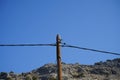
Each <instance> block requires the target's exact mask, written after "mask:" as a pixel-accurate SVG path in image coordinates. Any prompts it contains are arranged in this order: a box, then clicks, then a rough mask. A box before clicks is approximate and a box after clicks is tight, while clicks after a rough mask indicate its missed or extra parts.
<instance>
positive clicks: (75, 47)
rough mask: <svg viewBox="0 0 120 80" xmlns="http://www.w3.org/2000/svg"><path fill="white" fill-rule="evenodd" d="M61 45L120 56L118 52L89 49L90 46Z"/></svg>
mask: <svg viewBox="0 0 120 80" xmlns="http://www.w3.org/2000/svg"><path fill="white" fill-rule="evenodd" d="M61 47H70V48H77V49H82V50H87V51H94V52H100V53H106V54H113V55H119V56H120V53H115V52H108V51H102V50H96V49H90V48H83V47H78V46H73V45H67V44H65V43H64V44H63V45H61Z"/></svg>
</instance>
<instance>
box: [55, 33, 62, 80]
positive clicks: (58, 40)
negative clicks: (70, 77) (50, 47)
mask: <svg viewBox="0 0 120 80" xmlns="http://www.w3.org/2000/svg"><path fill="white" fill-rule="evenodd" d="M60 43H61V39H60V37H59V35H58V34H57V36H56V55H57V78H58V80H62V65H61V55H60Z"/></svg>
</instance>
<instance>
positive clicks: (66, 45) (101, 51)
mask: <svg viewBox="0 0 120 80" xmlns="http://www.w3.org/2000/svg"><path fill="white" fill-rule="evenodd" d="M0 46H1V47H2V46H56V44H0ZM60 46H61V47H70V48H77V49H82V50H88V51H94V52H100V53H106V54H113V55H119V56H120V53H115V52H108V51H103V50H96V49H90V48H84V47H78V46H73V45H68V44H65V43H62V44H61V45H60Z"/></svg>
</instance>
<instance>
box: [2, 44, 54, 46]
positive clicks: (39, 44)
mask: <svg viewBox="0 0 120 80" xmlns="http://www.w3.org/2000/svg"><path fill="white" fill-rule="evenodd" d="M0 46H56V44H0Z"/></svg>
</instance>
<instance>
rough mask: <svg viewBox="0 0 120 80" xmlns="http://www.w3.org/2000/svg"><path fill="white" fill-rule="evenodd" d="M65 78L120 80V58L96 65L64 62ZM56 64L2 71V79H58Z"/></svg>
mask: <svg viewBox="0 0 120 80" xmlns="http://www.w3.org/2000/svg"><path fill="white" fill-rule="evenodd" d="M62 71H63V73H62V74H63V80H120V58H117V59H114V60H107V61H106V62H98V63H95V64H94V65H80V64H78V63H76V64H65V63H62ZM56 73H57V68H56V65H55V64H45V65H44V66H42V67H40V68H38V69H35V70H32V71H31V72H28V73H21V74H15V73H14V72H10V73H6V72H1V73H0V80H57V74H56Z"/></svg>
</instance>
